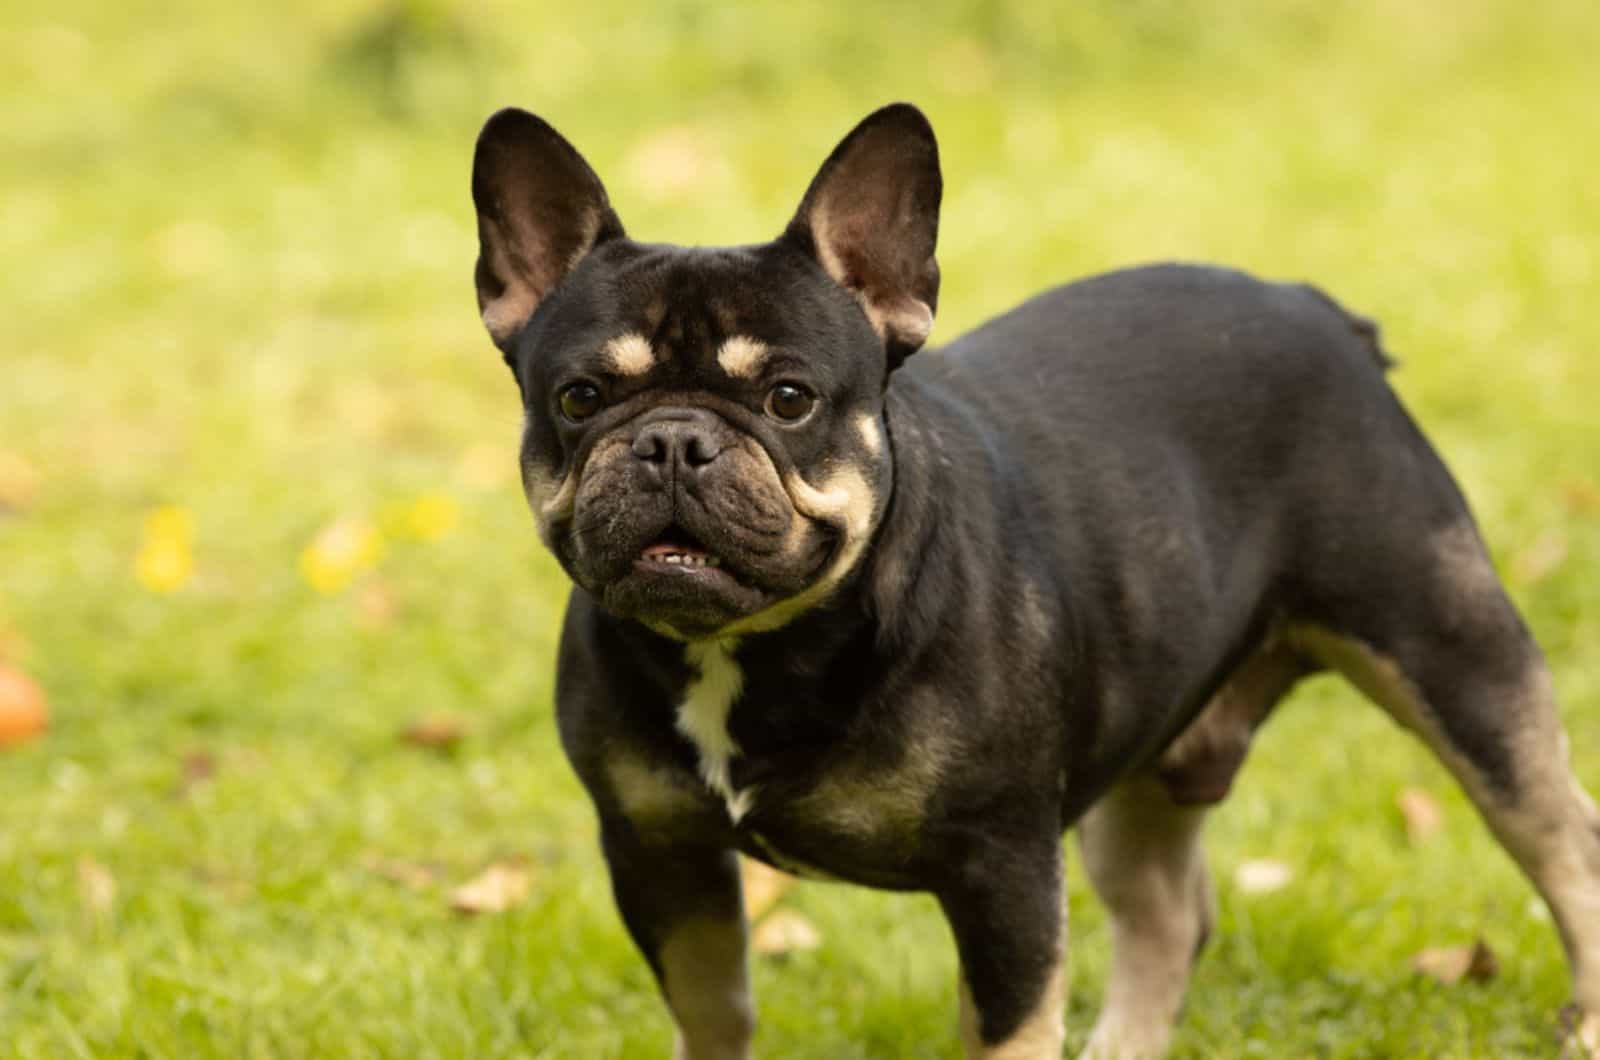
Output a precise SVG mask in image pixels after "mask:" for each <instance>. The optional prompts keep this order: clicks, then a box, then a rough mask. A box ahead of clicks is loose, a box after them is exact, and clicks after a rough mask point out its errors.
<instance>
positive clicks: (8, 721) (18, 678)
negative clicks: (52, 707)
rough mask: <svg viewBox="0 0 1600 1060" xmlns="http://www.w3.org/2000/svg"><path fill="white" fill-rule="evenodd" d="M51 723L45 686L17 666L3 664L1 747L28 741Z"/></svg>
mask: <svg viewBox="0 0 1600 1060" xmlns="http://www.w3.org/2000/svg"><path fill="white" fill-rule="evenodd" d="M49 725H50V711H49V708H48V707H46V706H45V699H44V690H43V689H41V688H40V687H39V686H38V685H37V684H36V683H35V682H34V680H33V678H31V677H29V676H28V675H27V674H25V673H23V672H22V671H21V670H18V669H17V668H16V667H14V666H6V665H4V664H0V747H10V746H13V745H15V744H21V743H27V742H28V741H29V740H32V739H34V738H35V737H37V736H39V735H40V734H41V733H43V732H44V730H45V729H46V728H48V727H49Z"/></svg>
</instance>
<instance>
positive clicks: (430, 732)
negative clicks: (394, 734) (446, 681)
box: [400, 714, 467, 751]
mask: <svg viewBox="0 0 1600 1060" xmlns="http://www.w3.org/2000/svg"><path fill="white" fill-rule="evenodd" d="M466 734H467V725H466V722H464V721H462V720H461V719H460V718H458V717H455V716H454V715H450V714H429V715H426V716H424V717H421V718H418V719H417V720H416V721H414V722H412V723H411V724H410V725H407V726H406V727H405V728H404V729H402V730H401V731H400V738H401V739H402V740H404V741H405V742H406V743H408V744H411V745H412V746H413V747H431V748H433V749H434V750H438V751H448V750H450V749H451V748H453V747H455V745H456V744H458V743H460V742H461V738H462V737H463V736H465V735H466Z"/></svg>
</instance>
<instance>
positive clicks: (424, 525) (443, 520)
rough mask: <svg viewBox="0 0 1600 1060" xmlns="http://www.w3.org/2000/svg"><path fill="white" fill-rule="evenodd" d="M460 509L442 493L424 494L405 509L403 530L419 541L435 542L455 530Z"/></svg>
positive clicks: (459, 518) (459, 519)
mask: <svg viewBox="0 0 1600 1060" xmlns="http://www.w3.org/2000/svg"><path fill="white" fill-rule="evenodd" d="M460 521H461V509H460V508H458V507H457V506H456V502H455V499H454V498H452V497H450V496H448V495H446V494H443V493H424V494H423V495H422V496H420V497H418V498H417V499H416V500H415V501H413V502H412V503H411V507H409V508H408V509H406V514H405V520H404V524H403V525H404V528H405V533H406V535H407V536H409V537H414V538H416V539H417V540H419V541H437V540H439V539H440V538H441V537H444V536H445V535H446V534H448V533H450V531H452V530H454V529H455V528H456V524H457V523H459V522H460Z"/></svg>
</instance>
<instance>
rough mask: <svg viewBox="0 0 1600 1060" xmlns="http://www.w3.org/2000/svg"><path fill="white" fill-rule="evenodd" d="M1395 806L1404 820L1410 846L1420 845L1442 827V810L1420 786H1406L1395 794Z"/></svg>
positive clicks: (1437, 832) (1436, 833)
mask: <svg viewBox="0 0 1600 1060" xmlns="http://www.w3.org/2000/svg"><path fill="white" fill-rule="evenodd" d="M1394 804H1395V806H1397V807H1398V808H1399V810H1400V819H1401V820H1402V821H1404V822H1405V827H1406V838H1407V839H1409V840H1410V841H1411V845H1412V846H1421V845H1422V844H1424V843H1426V842H1427V841H1428V840H1430V839H1432V838H1433V837H1434V836H1436V835H1438V834H1439V830H1440V829H1442V828H1443V827H1444V811H1443V810H1441V809H1439V803H1438V801H1437V800H1436V799H1434V797H1433V796H1432V795H1429V794H1428V793H1427V792H1426V791H1423V790H1422V789H1421V788H1406V789H1404V790H1403V791H1401V792H1400V794H1399V795H1396V796H1395V800H1394Z"/></svg>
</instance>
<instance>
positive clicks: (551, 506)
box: [522, 464, 578, 532]
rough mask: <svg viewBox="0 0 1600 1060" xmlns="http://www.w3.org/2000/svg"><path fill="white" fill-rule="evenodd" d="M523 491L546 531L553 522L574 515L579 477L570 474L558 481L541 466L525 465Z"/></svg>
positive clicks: (542, 529) (540, 527)
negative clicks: (573, 506) (573, 509)
mask: <svg viewBox="0 0 1600 1060" xmlns="http://www.w3.org/2000/svg"><path fill="white" fill-rule="evenodd" d="M522 492H523V495H524V496H526V497H527V498H528V507H529V508H530V509H532V511H533V517H534V519H535V520H536V521H537V522H538V524H539V529H540V531H541V532H544V531H545V530H547V529H548V528H549V526H550V524H551V523H553V522H555V521H557V520H559V519H565V518H568V517H570V516H571V515H572V505H573V501H574V500H575V499H576V498H577V495H578V477H577V476H576V475H570V474H569V475H568V476H567V477H566V478H564V479H561V480H559V481H558V480H557V479H555V478H554V477H553V476H551V475H549V474H546V473H545V472H544V470H543V469H541V468H539V467H536V466H533V465H531V464H530V465H524V466H523V469H522Z"/></svg>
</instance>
